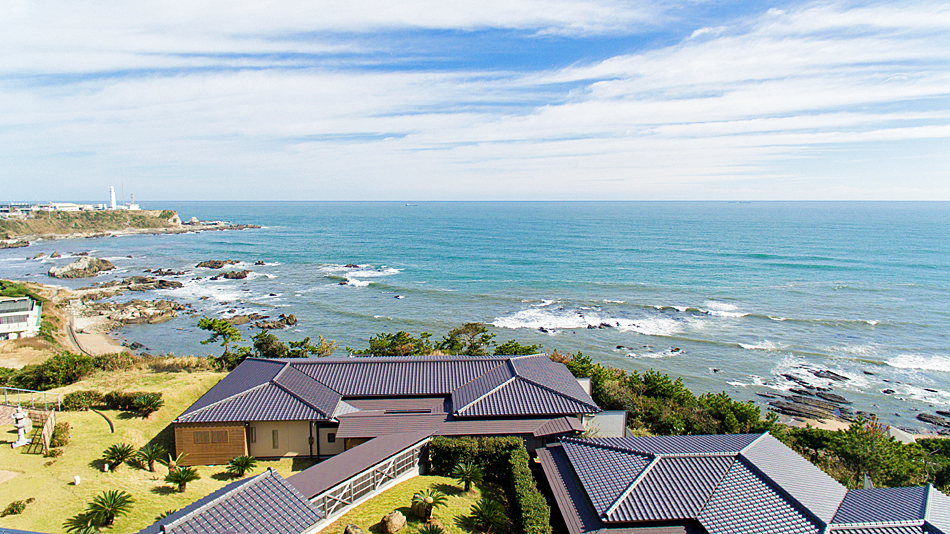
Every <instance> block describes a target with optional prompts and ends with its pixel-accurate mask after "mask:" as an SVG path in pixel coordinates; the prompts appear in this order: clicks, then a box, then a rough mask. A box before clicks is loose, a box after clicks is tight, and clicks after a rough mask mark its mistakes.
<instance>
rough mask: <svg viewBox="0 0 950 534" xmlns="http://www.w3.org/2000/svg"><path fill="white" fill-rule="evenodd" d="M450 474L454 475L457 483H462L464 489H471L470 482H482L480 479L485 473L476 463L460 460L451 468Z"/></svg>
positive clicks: (482, 478)
mask: <svg viewBox="0 0 950 534" xmlns="http://www.w3.org/2000/svg"><path fill="white" fill-rule="evenodd" d="M452 476H453V477H455V480H457V481H458V482H459V484H462V485H463V489H464V490H465V491H471V490H472V484H481V483H482V480H484V478H485V473H484V472H483V471H482V468H481V467H479V466H478V465H476V464H473V463H469V462H462V463H460V464H458V465H456V466H455V468H454V469H452Z"/></svg>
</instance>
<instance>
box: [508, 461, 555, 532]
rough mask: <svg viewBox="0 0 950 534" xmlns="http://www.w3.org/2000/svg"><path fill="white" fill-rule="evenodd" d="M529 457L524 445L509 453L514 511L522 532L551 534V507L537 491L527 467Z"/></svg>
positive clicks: (529, 469)
mask: <svg viewBox="0 0 950 534" xmlns="http://www.w3.org/2000/svg"><path fill="white" fill-rule="evenodd" d="M529 460H530V457H529V456H528V451H527V450H525V448H524V447H521V448H520V449H518V450H516V451H513V452H512V453H511V460H510V464H511V470H510V473H511V486H512V488H513V489H514V497H515V498H514V506H515V509H516V510H515V513H516V515H517V516H518V518H519V520H520V523H521V528H522V531H523V532H524V534H551V507H550V505H548V502H547V501H546V500H545V499H544V495H542V494H541V492H540V491H538V486H537V484H535V481H534V477H533V476H532V475H531V468H530V467H529V464H528V462H529Z"/></svg>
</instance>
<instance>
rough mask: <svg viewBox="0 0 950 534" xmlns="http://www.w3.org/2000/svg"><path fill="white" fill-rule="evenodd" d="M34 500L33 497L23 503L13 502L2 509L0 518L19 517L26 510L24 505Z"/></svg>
mask: <svg viewBox="0 0 950 534" xmlns="http://www.w3.org/2000/svg"><path fill="white" fill-rule="evenodd" d="M35 500H36V499H34V498H33V497H30V498H29V499H27V500H25V501H13V502H11V503H10V504H8V505H7V507H6V508H4V509H3V512H0V517H6V516H8V515H20V514H22V513H23V512H24V511H25V510H26V505H28V504H30V503H31V502H33V501H35Z"/></svg>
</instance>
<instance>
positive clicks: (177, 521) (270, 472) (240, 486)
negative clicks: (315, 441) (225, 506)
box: [158, 467, 279, 532]
mask: <svg viewBox="0 0 950 534" xmlns="http://www.w3.org/2000/svg"><path fill="white" fill-rule="evenodd" d="M274 473H276V471H274V469H273V468H271V467H268V468H267V471H264V472H263V473H261V474H260V475H257V476H256V477H251V478H248V479H246V480H243V481H240V482H243V483H242V484H235V486H234V487H233V488H231V489H230V490H228V491H225V492H223V493H222V494H221V495H218V496H217V497H215V498H214V499H211V500H209V501H208V502H205V503H202V504H201V505H200V506H197V507H195V508H193V509H191V510H188V511H187V512H186V513H183V514H181V515H180V516H179V517H176V518H175V519H173V520H171V521H169V522H168V523H163V524H160V525H159V527H158V528H159V530H160V531H161V532H166V531H167V530H168V529H173V528H175V527H177V526H178V525H180V524H181V523H184V522H185V521H187V520H188V519H190V518H191V517H192V516H193V515H196V514H200V513H201V512H204V511H205V510H207V509H208V508H211V507H212V506H215V505H217V504H218V503H220V502H221V501H223V500H225V499H227V498H229V497H231V496H232V495H234V494H235V493H237V492H238V491H240V490H243V489H246V488H249V487H253V486H256V485H257V484H258V483H260V481H261V480H263V479H264V478H271V477H273V476H274ZM278 476H279V475H278ZM225 487H227V486H225ZM186 508H187V506H186V507H185V508H182V509H181V510H179V511H184V510H185V509H186Z"/></svg>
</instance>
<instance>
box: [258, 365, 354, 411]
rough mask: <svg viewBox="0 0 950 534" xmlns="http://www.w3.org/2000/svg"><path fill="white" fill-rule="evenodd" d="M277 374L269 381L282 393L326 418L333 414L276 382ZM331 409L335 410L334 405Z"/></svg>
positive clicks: (338, 402)
mask: <svg viewBox="0 0 950 534" xmlns="http://www.w3.org/2000/svg"><path fill="white" fill-rule="evenodd" d="M283 371H284V370H283V369H281V373H282V372H283ZM279 376H280V374H279V373H278V375H277V376H275V377H274V378H273V379H271V381H270V383H271V384H273V385H275V386H277V387H278V388H279V389H280V390H281V391H283V392H284V393H286V394H288V395H290V396H291V397H293V398H295V399H297V400H298V401H300V402H301V403H303V404H305V405H307V406H309V407H310V408H312V409H313V411H315V412H317V413H318V414H321V415H323V416H324V417H326V418H327V419H331V418H332V417H333V414H332V413H326V412H324V411H323V410H322V409H320V408H317V407H316V406H315V405H314V404H313V403H312V402H310V401H308V400H306V399H304V398H303V397H301V396H300V395H297V394H296V393H294V392H293V391H291V390H290V388H288V387H287V386H285V385H283V384H281V383H279V382H277V378H278V377H279ZM314 382H316V380H314ZM339 404H340V401H337V405H339ZM333 411H334V412H335V411H336V407H334V409H333Z"/></svg>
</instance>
